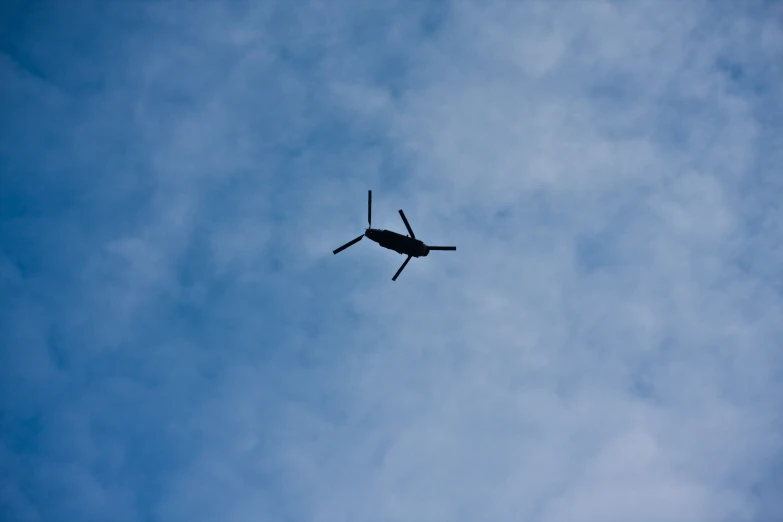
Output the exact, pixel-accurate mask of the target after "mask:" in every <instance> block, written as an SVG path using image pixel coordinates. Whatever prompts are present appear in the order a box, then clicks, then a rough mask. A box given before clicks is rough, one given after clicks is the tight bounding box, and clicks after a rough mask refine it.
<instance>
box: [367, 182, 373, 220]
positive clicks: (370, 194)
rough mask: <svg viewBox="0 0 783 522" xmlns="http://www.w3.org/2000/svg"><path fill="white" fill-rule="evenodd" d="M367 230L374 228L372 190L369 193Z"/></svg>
mask: <svg viewBox="0 0 783 522" xmlns="http://www.w3.org/2000/svg"><path fill="white" fill-rule="evenodd" d="M367 228H372V190H368V191H367Z"/></svg>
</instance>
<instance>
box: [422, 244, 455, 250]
mask: <svg viewBox="0 0 783 522" xmlns="http://www.w3.org/2000/svg"><path fill="white" fill-rule="evenodd" d="M427 248H429V249H430V250H457V247H455V246H447V247H444V246H429V245H428V246H427Z"/></svg>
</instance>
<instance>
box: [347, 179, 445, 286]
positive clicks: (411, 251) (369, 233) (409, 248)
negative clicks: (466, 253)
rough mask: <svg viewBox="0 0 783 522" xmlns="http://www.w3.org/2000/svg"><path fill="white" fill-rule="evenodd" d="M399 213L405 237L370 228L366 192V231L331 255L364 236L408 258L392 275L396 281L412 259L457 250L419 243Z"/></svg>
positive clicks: (370, 193) (370, 209)
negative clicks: (437, 251)
mask: <svg viewBox="0 0 783 522" xmlns="http://www.w3.org/2000/svg"><path fill="white" fill-rule="evenodd" d="M399 212H400V217H401V218H402V222H403V223H405V228H406V229H408V235H407V236H403V235H402V234H399V233H397V232H393V231H391V230H380V229H377V228H372V190H368V191H367V229H366V230H365V232H364V234H362V235H361V236H359V237H357V238H356V239H352V240H351V241H349V242H347V243H346V244H344V245H343V246H341V247H340V248H338V249H336V250H334V251H333V253H334V254H335V255H336V254H339V253H340V252H342V251H343V250H345V249H346V248H348V247H349V246H351V245H355V244H356V243H358V242H359V241H361V240H362V238H363V237H365V236H366V237H367V239H369V240H370V241H375V242H376V243H378V244H379V245H381V246H382V247H383V248H388V249H389V250H394V251H395V252H397V253H398V254H402V255H407V256H408V257H407V258H406V259H405V261H403V263H402V266H401V267H400V269H399V270H397V273H396V274H394V277H392V281H396V280H397V278H398V277H399V276H400V273H402V271H403V269H404V268H405V265H407V264H408V261H410V260H411V258H412V257H425V256H427V255H429V253H430V252H431V251H433V250H457V247H455V246H431V245H425V244H424V242H423V241H421V240H420V239H416V234H414V233H413V230H411V226H410V224H409V223H408V220H407V218H406V217H405V213H404V212H403V211H402V209H400V210H399Z"/></svg>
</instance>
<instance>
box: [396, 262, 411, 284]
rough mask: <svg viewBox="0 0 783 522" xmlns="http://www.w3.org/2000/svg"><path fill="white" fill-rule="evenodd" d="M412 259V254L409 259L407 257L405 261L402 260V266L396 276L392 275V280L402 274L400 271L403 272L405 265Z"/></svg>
mask: <svg viewBox="0 0 783 522" xmlns="http://www.w3.org/2000/svg"><path fill="white" fill-rule="evenodd" d="M410 260H411V256H408V259H406V260H405V261H403V262H402V266H401V267H400V269H399V270H397V273H396V274H394V277H392V281H396V280H397V276H399V275H400V273H401V272H402V269H403V268H405V265H407V264H408V261H410Z"/></svg>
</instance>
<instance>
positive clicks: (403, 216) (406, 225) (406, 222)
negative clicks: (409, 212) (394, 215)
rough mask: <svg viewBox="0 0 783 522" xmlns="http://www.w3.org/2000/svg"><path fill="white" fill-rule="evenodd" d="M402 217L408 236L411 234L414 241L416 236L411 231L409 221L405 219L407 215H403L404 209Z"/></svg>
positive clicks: (401, 212) (401, 213)
mask: <svg viewBox="0 0 783 522" xmlns="http://www.w3.org/2000/svg"><path fill="white" fill-rule="evenodd" d="M400 217H401V218H402V222H403V223H405V228H407V229H408V234H410V235H411V237H412V238H413V239H416V234H414V233H413V230H411V226H410V225H409V224H408V220H407V219H405V214H404V213H403V211H402V209H400Z"/></svg>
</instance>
